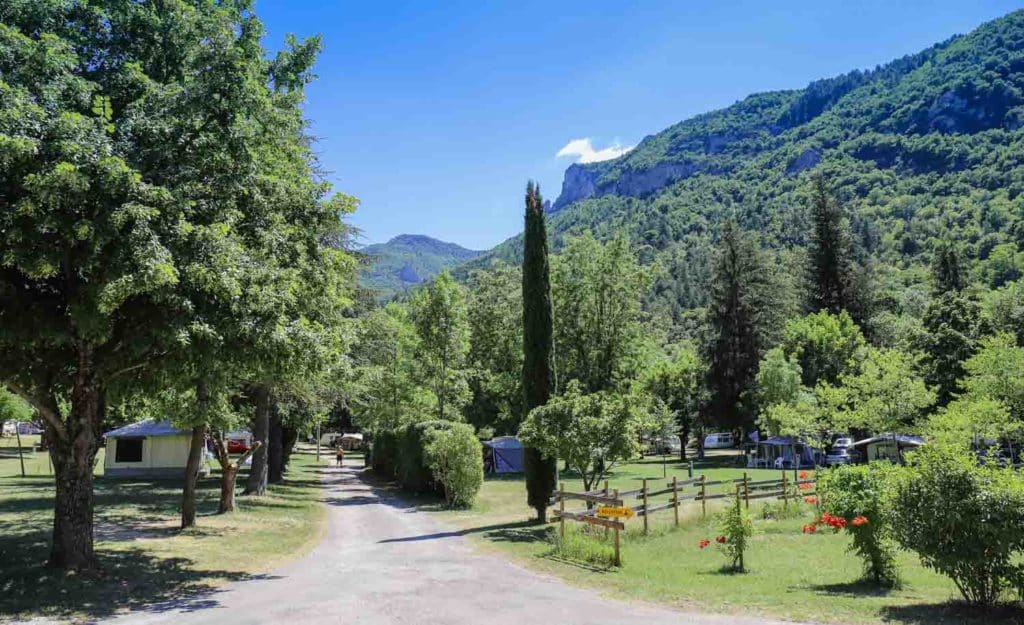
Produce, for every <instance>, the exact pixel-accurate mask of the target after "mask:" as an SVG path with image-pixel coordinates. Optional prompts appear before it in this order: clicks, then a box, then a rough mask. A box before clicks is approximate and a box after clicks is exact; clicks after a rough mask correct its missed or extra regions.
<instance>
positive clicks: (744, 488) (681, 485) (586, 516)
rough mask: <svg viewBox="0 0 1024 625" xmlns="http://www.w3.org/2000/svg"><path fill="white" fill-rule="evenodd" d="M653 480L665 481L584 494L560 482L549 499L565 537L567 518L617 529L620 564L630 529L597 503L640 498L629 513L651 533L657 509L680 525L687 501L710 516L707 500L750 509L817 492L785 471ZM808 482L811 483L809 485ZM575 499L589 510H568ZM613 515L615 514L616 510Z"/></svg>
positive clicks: (612, 503)
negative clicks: (768, 476) (764, 476)
mask: <svg viewBox="0 0 1024 625" xmlns="http://www.w3.org/2000/svg"><path fill="white" fill-rule="evenodd" d="M651 483H654V484H657V485H658V486H660V484H661V483H664V482H660V481H656V480H651V479H648V478H643V480H642V485H641V487H640V488H634V489H631V490H624V491H619V490H618V489H609V488H608V482H607V481H605V482H604V488H601V489H599V490H590V491H587V492H581V493H576V492H571V491H567V490H565V483H564V482H560V483H559V485H558V490H557V491H555V494H554V496H553V497H552V498H551V499H550V500H549V504H550V505H557V506H558V508H557V509H556V510H555V511H554V513H553V515H552V516H553V520H554V521H557V522H558V523H559V534H560V535H561V536H562V537H563V538H564V537H565V522H566V521H574V522H578V523H586V524H588V525H596V526H599V527H604V528H606V531H607V530H614V532H615V543H614V544H615V566H620V562H621V560H620V557H619V546H620V545H619V542H620V539H619V532H620V531H621V530H624V529H626V524H625V523H624V522H623V521H620V520H616V519H613V518H608V515H605V516H598V511H597V510H595V509H593V506H594V505H595V504H596V505H599V506H608V507H616V508H622V507H623V505H624V502H625V501H627V500H631V501H640V503H639V504H637V505H635V506H632V507H631V508H630V509H629V512H630V513H632V514H635V515H636V517H637V518H638V519H640V520H641V521H642V522H643V532H644V534H648V533H649V532H650V522H649V517H650V516H651V515H652V514H654V513H655V512H661V511H663V510H672V512H673V515H674V522H675V525H679V509H680V508H681V507H682V504H683V503H684V502H687V501H693V502H700V506H701V515H707V502H708V501H713V500H715V499H726V498H730V499H732V498H737V497H738V498H740V499H742V500H743V503H744V505H745V506H746V507H748V508H749V507H750V501H751V500H758V499H781V500H782V501H783V504H784V505H788V504H789V501H790V500H793V501H797V500H799V498H801V497H809V496H812V495H814V494H815V493H816V491H817V483H816V481H815V480H813V479H791V478H790V477H789V476H787V474H786V472H785V471H783V473H782V477H781V478H780V479H775V480H756V481H754V480H751V479H750V477H749V476H748V475H747V474H746V473H744V474H743V477H742V478H737V479H733V480H709V479H707V477H706V476H704V475H701V476H698V477H695V478H690V479H686V480H678V479H676V478H672V481H671V482H667V483H665V484H666V486H665V487H664V488H659V489H658V490H651V489H650V485H651ZM807 485H810V486H809V487H808V486H807ZM712 486H731V487H733V488H732V489H730V490H731V491H732V492H713V493H709V492H708V488H709V487H712ZM665 495H669V500H668V501H667V502H666V501H661V502H658V503H654V502H652V501H651V499H652V498H654V497H663V496H665ZM574 500H575V501H583V502H586V503H587V509H586V510H580V511H570V510H566V509H565V502H566V501H574ZM609 512H611V511H609ZM612 514H615V513H614V512H612Z"/></svg>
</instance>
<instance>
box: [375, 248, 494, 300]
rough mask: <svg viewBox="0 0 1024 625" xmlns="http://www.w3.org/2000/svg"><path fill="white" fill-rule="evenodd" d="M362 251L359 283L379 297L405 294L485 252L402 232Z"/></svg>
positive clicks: (387, 297)
mask: <svg viewBox="0 0 1024 625" xmlns="http://www.w3.org/2000/svg"><path fill="white" fill-rule="evenodd" d="M360 252H361V253H362V254H363V255H364V256H365V258H366V264H365V267H364V269H363V271H362V273H361V275H360V283H361V284H362V286H364V287H366V288H369V289H373V290H374V291H376V293H377V296H378V298H379V299H389V298H391V297H393V296H395V295H397V294H399V293H403V292H405V291H407V290H408V289H409V288H411V287H413V286H416V285H417V284H419V283H421V282H423V281H425V280H429V279H430V278H433V277H434V276H436V275H437V274H439V273H441V272H442V271H444V270H445V269H448V268H450V267H454V266H455V265H458V264H460V263H463V262H466V261H468V260H470V259H472V258H475V257H477V256H479V255H480V254H481V253H482V252H478V251H475V250H467V249H466V248H464V247H461V246H458V245H456V244H454V243H445V242H444V241H438V240H437V239H432V238H430V237H427V236H423V235H419V234H401V235H398V236H397V237H395V238H393V239H391V240H390V241H388V242H387V243H378V244H376V245H368V246H366V247H364V248H363V249H362V250H360Z"/></svg>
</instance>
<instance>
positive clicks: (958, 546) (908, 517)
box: [893, 445, 1024, 605]
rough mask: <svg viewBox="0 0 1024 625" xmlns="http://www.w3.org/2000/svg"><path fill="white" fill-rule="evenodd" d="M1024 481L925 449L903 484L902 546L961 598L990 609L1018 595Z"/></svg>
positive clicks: (939, 449)
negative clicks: (1010, 593)
mask: <svg viewBox="0 0 1024 625" xmlns="http://www.w3.org/2000/svg"><path fill="white" fill-rule="evenodd" d="M1021 528H1024V479H1022V478H1021V476H1020V475H1019V474H1018V473H1017V472H1016V471H1014V470H1013V469H1011V468H998V467H995V466H991V465H990V466H979V465H978V463H977V460H976V457H975V456H974V454H973V453H971V452H970V451H969V450H967V449H965V448H960V447H953V446H949V445H928V446H926V447H923V448H921V449H919V450H918V451H916V452H915V453H913V454H911V458H910V467H909V468H908V470H907V473H906V475H905V476H904V477H903V478H902V479H901V480H899V486H898V488H897V490H896V493H895V503H894V507H893V530H894V533H895V536H896V539H897V540H898V541H899V542H900V545H902V546H903V548H905V549H908V550H911V551H914V552H916V553H917V554H918V555H919V556H920V557H921V562H922V564H924V565H925V566H926V567H928V568H931V569H933V570H935V571H937V572H939V573H942V574H943V575H946V576H948V577H950V578H951V579H952V580H953V583H954V584H956V586H957V588H958V589H959V590H960V592H961V593H962V594H963V596H964V598H965V599H966V600H967V601H969V602H971V603H977V604H985V605H991V604H993V603H995V602H996V601H998V600H999V597H1000V594H1001V593H1002V592H1003V591H1004V590H1007V589H1010V588H1015V589H1017V591H1018V593H1019V592H1020V590H1021V586H1022V583H1021V582H1022V579H1024V565H1021V564H1020V555H1021V553H1022V550H1024V531H1022V529H1021Z"/></svg>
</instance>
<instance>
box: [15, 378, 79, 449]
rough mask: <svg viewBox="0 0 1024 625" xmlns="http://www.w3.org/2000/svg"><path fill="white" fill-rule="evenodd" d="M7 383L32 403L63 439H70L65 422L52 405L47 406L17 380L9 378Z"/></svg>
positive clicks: (19, 395) (16, 392) (17, 393)
mask: <svg viewBox="0 0 1024 625" xmlns="http://www.w3.org/2000/svg"><path fill="white" fill-rule="evenodd" d="M5 384H6V386H7V389H8V390H9V391H11V392H12V393H14V394H15V395H17V396H18V397H21V398H22V399H24V400H25V401H27V402H28V403H29V404H31V405H32V407H33V408H35V409H36V412H38V413H39V416H41V417H42V418H43V419H45V420H46V422H47V423H48V424H49V425H50V427H52V428H53V430H54V431H55V432H56V433H57V436H58V437H59V438H60V439H61V440H63V441H66V440H67V439H68V431H67V430H66V429H65V428H64V422H63V421H62V420H61V418H60V415H58V414H57V413H56V412H55V411H54V410H53V409H52V408H51V407H49V406H47V405H46V403H45V402H43V401H42V400H41V399H39V397H37V396H36V395H35V394H33V393H29V392H28V391H26V390H25V389H23V388H22V387H21V386H20V385H19V384H18V383H17V382H12V381H10V380H8V381H7V382H5Z"/></svg>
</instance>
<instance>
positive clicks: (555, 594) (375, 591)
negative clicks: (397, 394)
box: [113, 468, 774, 625]
mask: <svg viewBox="0 0 1024 625" xmlns="http://www.w3.org/2000/svg"><path fill="white" fill-rule="evenodd" d="M325 471H326V473H325V486H324V496H325V501H326V503H327V505H329V506H330V511H329V521H328V523H329V525H328V530H327V536H326V537H325V539H324V541H323V542H322V543H321V544H320V545H319V546H318V547H317V548H316V549H315V550H314V551H313V553H311V554H310V555H309V556H308V557H306V558H304V559H302V560H300V561H298V562H296V563H294V564H291V565H289V566H286V567H284V568H282V569H279V570H277V571H274V572H272V573H271V574H269V575H267V576H266V577H265V578H263V579H258V580H254V581H247V582H238V583H232V584H229V585H227V586H226V587H224V589H223V590H222V591H221V592H218V593H215V594H212V595H207V596H204V597H202V598H196V599H194V600H183V601H181V602H174V603H171V604H164V605H158V606H152V608H150V609H149V610H146V611H139V612H134V613H132V614H128V615H124V616H122V617H119V618H117V619H115V620H114V621H113V622H115V623H122V624H124V625H144V624H150V623H154V624H155V623H168V624H170V623H173V624H175V625H180V624H182V623H188V624H189V625H193V624H205V623H209V624H211V625H214V624H215V625H236V624H237V625H252V624H253V623H280V624H286V625H298V624H300V623H301V624H307V623H325V624H326V623H330V624H331V625H337V624H340V623H368V624H373V625H378V624H379V625H384V624H391V623H416V624H431V625H449V624H450V625H463V624H465V625H480V624H483V623H486V624H488V625H502V624H505V623H508V624H509V625H513V624H514V625H533V624H537V625H540V624H541V623H543V624H557V625H573V624H579V625H584V624H587V625H592V624H597V623H609V624H615V625H633V624H635V625H662V624H668V623H672V624H673V625H678V624H681V623H688V624H693V625H770V624H772V623H774V622H773V621H768V620H763V619H756V618H741V617H735V616H728V617H724V616H723V617H719V616H704V615H696V614H686V613H682V612H677V611H674V610H670V609H667V608H662V607H657V606H651V605H645V604H636V603H623V602H618V601H613V600H609V599H605V598H603V597H601V596H599V595H598V594H596V593H595V592H593V591H590V590H584V589H579V588H573V587H570V586H567V585H566V584H565V583H563V582H561V581H560V580H557V579H554V578H552V577H548V576H543V575H539V574H537V573H534V572H531V571H528V570H526V569H524V568H522V567H519V566H517V565H515V564H513V563H511V562H509V561H507V560H505V559H503V558H502V557H500V556H498V555H492V554H482V553H478V552H475V551H474V550H473V549H472V548H471V547H470V546H469V545H467V543H466V542H465V539H463V538H461V537H460V536H459V534H458V533H457V532H451V531H446V529H445V528H443V527H441V526H440V525H439V524H438V523H437V522H436V521H434V520H433V519H431V518H429V517H428V516H427V515H425V514H420V513H416V512H415V511H414V510H413V509H411V508H408V507H406V506H403V505H402V503H401V502H400V501H398V500H393V499H390V498H387V497H383V496H382V495H381V494H380V493H379V492H378V491H375V490H374V489H372V488H370V487H369V486H368V485H367V484H365V483H364V482H363V481H362V480H360V479H359V477H358V475H357V474H356V472H355V471H354V470H353V469H348V468H346V469H329V470H325Z"/></svg>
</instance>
